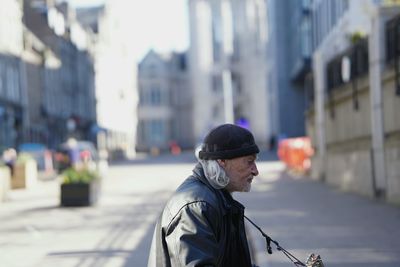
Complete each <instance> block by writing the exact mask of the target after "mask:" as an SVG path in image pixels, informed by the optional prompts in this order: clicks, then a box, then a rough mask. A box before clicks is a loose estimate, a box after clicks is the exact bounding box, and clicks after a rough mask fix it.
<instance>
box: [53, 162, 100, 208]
mask: <svg viewBox="0 0 400 267" xmlns="http://www.w3.org/2000/svg"><path fill="white" fill-rule="evenodd" d="M60 178H61V205H62V206H88V205H92V204H95V203H96V202H97V199H98V195H99V192H100V187H101V186H100V176H99V175H98V174H97V173H96V172H94V171H91V170H88V169H85V168H82V169H81V168H78V169H77V168H73V167H70V168H68V169H66V170H64V171H63V172H62V174H61V177H60Z"/></svg>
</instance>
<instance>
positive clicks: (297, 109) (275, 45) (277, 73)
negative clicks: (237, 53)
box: [265, 0, 311, 138]
mask: <svg viewBox="0 0 400 267" xmlns="http://www.w3.org/2000/svg"><path fill="white" fill-rule="evenodd" d="M306 2H310V1H292V0H269V1H266V3H267V4H266V5H267V7H266V8H267V10H266V12H267V29H268V39H267V56H266V62H267V74H266V75H267V88H268V91H267V92H268V94H269V96H268V98H267V99H266V100H267V101H268V102H266V103H265V105H267V107H268V110H269V112H268V113H269V114H270V118H271V122H270V127H271V136H272V137H276V138H284V137H297V136H304V135H305V109H306V101H307V100H306V90H305V87H304V86H303V83H304V80H305V73H306V72H307V71H309V70H310V55H311V47H310V44H309V40H310V34H311V24H309V23H307V21H306V20H305V19H304V18H305V16H304V15H305V14H307V9H306V8H307V7H306V4H307V3H306Z"/></svg>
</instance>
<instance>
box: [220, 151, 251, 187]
mask: <svg viewBox="0 0 400 267" xmlns="http://www.w3.org/2000/svg"><path fill="white" fill-rule="evenodd" d="M256 159H257V157H256V155H250V156H244V157H240V158H234V159H224V160H218V162H219V163H220V165H221V166H222V167H223V168H224V170H225V172H226V175H228V177H229V178H230V181H229V184H228V185H227V186H226V190H228V191H229V192H235V191H236V192H249V191H250V188H251V182H252V180H253V177H254V176H257V175H258V170H257V165H256Z"/></svg>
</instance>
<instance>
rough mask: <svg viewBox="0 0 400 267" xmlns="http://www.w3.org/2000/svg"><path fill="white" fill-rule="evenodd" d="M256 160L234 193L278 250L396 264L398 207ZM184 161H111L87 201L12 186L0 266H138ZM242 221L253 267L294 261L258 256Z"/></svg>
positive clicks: (53, 189)
mask: <svg viewBox="0 0 400 267" xmlns="http://www.w3.org/2000/svg"><path fill="white" fill-rule="evenodd" d="M259 158H260V162H259V164H258V167H259V171H260V175H259V177H257V178H256V179H255V180H254V181H253V186H252V192H251V193H240V194H235V195H236V197H237V198H239V199H240V200H241V202H242V203H243V204H244V205H245V206H246V207H247V208H246V213H247V216H249V217H250V218H251V219H252V220H253V221H254V222H256V223H257V224H259V225H260V226H261V227H262V229H263V230H264V231H265V232H266V233H267V234H268V235H270V236H271V237H272V238H273V239H275V240H277V241H279V243H280V245H281V246H283V247H284V248H286V249H288V250H289V251H290V252H291V253H292V254H294V255H295V256H297V257H298V258H299V259H301V260H303V261H304V260H305V258H306V256H307V255H308V254H309V253H311V252H316V253H319V254H321V255H322V257H323V259H324V260H325V266H327V267H331V266H336V267H339V266H340V267H343V266H346V267H347V266H348V267H350V266H352V267H361V266H367V267H372V266H383V267H389V266H390V267H395V266H396V267H398V266H400V227H399V225H400V208H398V207H393V206H389V205H385V204H382V203H379V202H377V201H375V200H369V199H366V198H364V197H359V196H356V195H353V194H346V193H341V192H338V191H336V190H335V189H333V188H330V187H328V186H326V185H325V184H323V183H320V182H315V181H312V180H310V179H308V178H301V177H299V178H291V177H289V176H288V175H286V174H285V172H284V166H283V165H282V164H280V163H279V162H276V161H265V160H272V159H274V156H273V155H271V154H268V153H263V154H261V155H260V157H259ZM194 163H195V159H194V157H193V155H192V154H184V155H182V156H179V157H171V156H170V157H166V156H160V157H157V158H155V159H151V160H150V159H140V160H136V161H125V162H120V163H118V164H114V165H111V167H110V169H109V171H108V172H107V175H106V176H105V178H104V179H103V184H102V193H101V198H100V201H99V203H98V204H97V205H96V206H94V207H84V208H65V207H60V206H59V183H58V181H57V180H46V181H44V182H40V183H38V185H37V186H36V187H35V188H32V189H29V190H14V191H13V192H12V194H11V195H10V200H9V201H8V202H6V203H2V204H0V220H1V223H0V266H1V267H3V266H4V267H15V266H18V267H19V266H21V267H50V266H51V267H54V266H57V267H64V266H65V267H67V266H68V267H128V266H135V267H136V266H138V267H141V266H146V262H147V255H148V250H149V246H150V242H151V236H152V231H153V227H154V221H155V220H156V218H157V216H158V213H159V211H160V210H161V208H162V206H163V203H164V202H165V200H166V199H167V198H168V196H169V195H170V194H171V192H172V191H173V190H174V189H175V188H176V187H177V185H178V184H179V183H180V182H181V181H182V180H183V179H184V178H186V177H187V176H188V174H190V172H191V170H192V168H193V166H194ZM248 227H249V230H250V236H251V237H252V238H251V239H252V241H253V242H252V243H253V244H254V247H255V249H256V251H257V253H256V256H257V260H258V264H259V265H260V266H265V267H283V266H294V265H293V264H291V263H290V261H289V260H288V259H287V258H286V257H285V256H284V255H283V254H282V253H281V252H279V251H277V250H276V249H274V253H273V254H272V255H267V254H266V253H265V252H264V250H265V243H264V239H263V238H262V237H261V235H260V234H259V233H258V232H257V230H255V229H254V228H252V227H251V226H250V225H248ZM250 227H251V228H250ZM273 247H274V246H273Z"/></svg>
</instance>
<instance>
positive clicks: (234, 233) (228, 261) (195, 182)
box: [148, 164, 252, 267]
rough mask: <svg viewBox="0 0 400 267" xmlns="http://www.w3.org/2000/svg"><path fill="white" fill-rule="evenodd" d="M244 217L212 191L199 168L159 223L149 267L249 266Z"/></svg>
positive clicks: (238, 206)
mask: <svg viewBox="0 0 400 267" xmlns="http://www.w3.org/2000/svg"><path fill="white" fill-rule="evenodd" d="M243 216H244V207H243V205H241V204H240V203H239V202H237V201H236V200H234V199H233V198H232V197H231V195H230V194H229V193H228V192H227V191H225V190H217V189H214V188H213V187H212V186H211V185H210V184H209V182H208V181H207V179H206V178H205V176H204V172H203V169H202V167H201V165H200V164H197V166H196V167H195V169H194V170H193V175H192V176H190V177H188V178H187V179H186V180H185V181H184V182H183V183H182V184H181V185H180V186H179V188H178V189H177V191H176V192H175V194H174V195H173V196H172V198H171V199H170V200H169V201H168V203H167V204H166V207H165V208H164V210H163V213H162V214H161V216H160V218H159V220H158V222H157V226H156V229H155V232H154V236H153V242H152V246H151V250H150V256H149V263H148V267H153V266H157V267H165V266H173V267H178V266H179V267H181V266H182V267H183V266H193V267H194V266H222V267H225V266H226V267H236V266H237V267H250V266H252V265H251V260H250V253H249V247H248V244H247V238H246V233H245V228H244V217H243Z"/></svg>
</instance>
